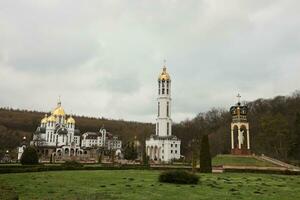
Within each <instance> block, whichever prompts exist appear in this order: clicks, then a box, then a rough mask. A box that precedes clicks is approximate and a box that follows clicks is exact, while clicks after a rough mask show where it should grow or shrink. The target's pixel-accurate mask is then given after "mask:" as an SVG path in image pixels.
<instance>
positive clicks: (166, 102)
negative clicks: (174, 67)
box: [156, 65, 172, 136]
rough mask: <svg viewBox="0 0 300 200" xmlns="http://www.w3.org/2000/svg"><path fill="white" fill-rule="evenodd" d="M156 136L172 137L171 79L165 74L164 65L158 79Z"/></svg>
mask: <svg viewBox="0 0 300 200" xmlns="http://www.w3.org/2000/svg"><path fill="white" fill-rule="evenodd" d="M156 135H158V136H171V135H172V120H171V78H170V75H169V74H168V73H167V68H166V65H164V67H163V71H162V73H161V75H160V76H159V77H158V98H157V118H156Z"/></svg>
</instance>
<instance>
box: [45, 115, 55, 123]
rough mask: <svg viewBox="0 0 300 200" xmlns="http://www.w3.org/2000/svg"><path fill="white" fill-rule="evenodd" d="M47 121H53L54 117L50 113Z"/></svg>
mask: <svg viewBox="0 0 300 200" xmlns="http://www.w3.org/2000/svg"><path fill="white" fill-rule="evenodd" d="M47 121H48V122H55V121H56V118H55V117H54V116H53V115H51V116H50V117H48V119H47Z"/></svg>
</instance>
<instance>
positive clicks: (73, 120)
mask: <svg viewBox="0 0 300 200" xmlns="http://www.w3.org/2000/svg"><path fill="white" fill-rule="evenodd" d="M67 123H68V124H75V119H74V118H73V117H72V116H70V117H69V118H68V120H67Z"/></svg>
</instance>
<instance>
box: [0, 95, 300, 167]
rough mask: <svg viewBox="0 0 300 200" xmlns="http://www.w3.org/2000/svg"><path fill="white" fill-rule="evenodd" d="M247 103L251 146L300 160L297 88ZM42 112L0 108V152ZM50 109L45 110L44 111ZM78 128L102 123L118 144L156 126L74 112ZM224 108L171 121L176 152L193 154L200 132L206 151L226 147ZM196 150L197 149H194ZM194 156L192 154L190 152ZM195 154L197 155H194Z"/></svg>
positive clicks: (88, 128)
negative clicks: (178, 144) (207, 144)
mask: <svg viewBox="0 0 300 200" xmlns="http://www.w3.org/2000/svg"><path fill="white" fill-rule="evenodd" d="M244 103H245V104H246V105H247V106H248V109H249V112H248V121H249V124H250V141H251V150H252V152H254V153H256V154H265V155H268V156H271V157H274V158H278V159H280V160H283V161H290V162H293V161H294V162H299V160H300V92H299V91H296V92H294V93H293V94H292V95H290V96H277V97H274V98H271V99H257V100H255V101H252V102H244ZM44 114H45V113H43V112H36V111H34V112H32V111H26V110H14V109H7V108H1V109H0V156H1V154H2V155H3V152H4V151H5V150H7V149H9V150H11V151H14V150H15V149H16V147H17V146H18V145H19V144H20V143H21V140H22V137H23V136H26V137H27V139H28V140H30V139H31V137H32V133H33V132H34V131H35V129H36V128H37V126H38V125H39V123H40V120H41V119H42V118H43V116H44ZM48 114H49V113H48ZM74 118H75V120H76V127H78V128H79V129H80V130H81V133H84V132H86V131H98V130H99V128H100V127H101V126H102V125H104V126H105V128H107V130H108V131H110V132H111V133H113V134H114V135H118V136H119V137H120V138H121V139H122V140H123V144H127V142H128V141H133V139H134V137H136V138H137V140H139V141H140V142H141V144H142V145H144V141H145V139H146V138H147V137H149V136H150V135H151V134H154V132H155V124H151V123H139V122H130V121H124V120H111V119H105V118H91V117H83V116H74ZM230 123H231V115H230V112H229V108H226V109H216V108H213V109H211V110H209V111H208V112H205V113H199V114H198V115H197V116H195V117H194V118H193V119H190V120H185V121H182V122H180V123H176V124H174V125H173V134H174V135H176V136H177V137H178V138H180V139H181V142H182V145H181V154H182V155H184V156H185V157H186V158H187V159H190V160H191V159H192V156H193V155H192V154H193V152H194V151H193V150H192V149H193V148H194V147H195V146H196V147H197V146H200V138H202V136H203V135H209V141H210V151H211V154H212V155H213V156H214V155H216V154H226V153H230ZM195 152H196V153H197V152H198V153H199V151H195ZM194 156H195V155H194ZM197 156H198V155H197Z"/></svg>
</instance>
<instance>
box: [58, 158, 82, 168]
mask: <svg viewBox="0 0 300 200" xmlns="http://www.w3.org/2000/svg"><path fill="white" fill-rule="evenodd" d="M62 166H63V168H66V169H76V168H81V167H83V165H82V164H81V163H79V162H77V161H76V160H71V161H66V162H65V163H63V164H62Z"/></svg>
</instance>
